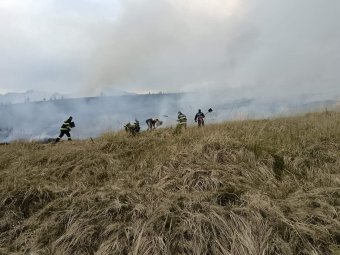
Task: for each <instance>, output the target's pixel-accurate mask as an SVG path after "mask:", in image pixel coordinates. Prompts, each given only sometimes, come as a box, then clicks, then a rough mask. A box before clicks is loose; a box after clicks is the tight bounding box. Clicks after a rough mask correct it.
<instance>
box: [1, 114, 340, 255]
mask: <svg viewBox="0 0 340 255" xmlns="http://www.w3.org/2000/svg"><path fill="white" fill-rule="evenodd" d="M339 156H340V113H336V112H326V113H315V114H307V115H305V116H299V117H290V118H277V119H270V120H258V121H235V122H228V123H224V124H219V125H210V126H206V127H205V128H202V129H198V128H196V127H191V128H188V129H186V130H184V131H183V132H181V133H179V134H176V133H174V130H172V129H161V130H157V131H155V132H144V133H142V134H140V135H138V136H136V137H129V136H127V135H126V133H124V132H118V133H108V134H104V135H103V136H102V137H100V138H98V139H96V140H94V142H92V141H90V140H85V141H74V142H67V141H65V142H61V143H59V144H56V145H51V144H48V145H44V144H38V143H25V142H17V143H12V144H10V145H4V146H0V181H1V186H0V247H1V248H0V254H70V255H71V254H72V255H76V254H98V255H100V254H232V255H245V254H252V255H257V254H263V255H265V254H285V255H289V254H292V255H293V254H294V255H295V254H315V255H316V254H320V255H321V254H330V255H339V252H340V249H339V245H340V222H339V212H340V157H339Z"/></svg>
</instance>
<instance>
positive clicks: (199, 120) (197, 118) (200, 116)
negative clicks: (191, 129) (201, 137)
mask: <svg viewBox="0 0 340 255" xmlns="http://www.w3.org/2000/svg"><path fill="white" fill-rule="evenodd" d="M204 118H205V115H204V113H203V112H202V111H201V109H198V113H196V115H195V122H197V124H198V126H199V127H202V126H204Z"/></svg>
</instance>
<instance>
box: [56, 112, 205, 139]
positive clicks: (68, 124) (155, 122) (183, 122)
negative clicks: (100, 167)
mask: <svg viewBox="0 0 340 255" xmlns="http://www.w3.org/2000/svg"><path fill="white" fill-rule="evenodd" d="M208 112H212V109H211V108H210V109H209V110H208ZM204 118H205V114H204V113H203V112H202V111H201V109H199V110H198V112H197V113H196V115H195V122H196V123H197V124H198V127H203V126H204ZM177 122H178V124H177V126H176V130H181V129H182V128H186V127H187V116H186V115H185V114H183V113H182V112H181V111H179V112H178V115H177ZM146 124H147V125H148V130H152V129H155V128H156V127H158V126H160V125H162V121H160V120H159V119H147V120H146ZM74 127H75V124H74V122H73V121H72V116H70V117H69V118H68V119H67V120H65V121H64V123H63V124H62V126H61V127H60V134H59V137H57V138H56V140H55V142H56V143H57V142H59V141H60V139H61V138H62V137H63V136H64V135H66V136H67V138H68V140H69V141H71V140H72V139H71V134H70V132H71V129H72V128H74ZM124 128H125V130H126V131H127V132H129V133H131V134H132V135H135V134H137V133H139V132H140V125H139V121H138V120H135V122H134V123H133V124H131V123H128V124H126V125H125V126H124Z"/></svg>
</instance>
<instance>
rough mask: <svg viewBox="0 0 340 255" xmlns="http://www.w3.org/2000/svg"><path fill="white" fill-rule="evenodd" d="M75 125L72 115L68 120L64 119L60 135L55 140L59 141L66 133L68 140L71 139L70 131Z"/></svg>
mask: <svg viewBox="0 0 340 255" xmlns="http://www.w3.org/2000/svg"><path fill="white" fill-rule="evenodd" d="M74 127H75V125H74V122H73V121H72V116H70V117H69V118H68V119H67V120H65V121H64V123H63V125H62V126H61V128H60V135H59V137H58V138H57V139H56V140H55V142H56V143H57V142H59V141H60V139H61V138H62V137H63V136H64V135H66V136H67V137H68V140H69V141H71V140H72V139H71V134H70V131H71V128H74Z"/></svg>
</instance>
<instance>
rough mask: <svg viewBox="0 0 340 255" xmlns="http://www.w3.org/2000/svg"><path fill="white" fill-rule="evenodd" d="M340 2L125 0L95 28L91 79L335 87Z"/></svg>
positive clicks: (132, 83) (194, 87)
mask: <svg viewBox="0 0 340 255" xmlns="http://www.w3.org/2000/svg"><path fill="white" fill-rule="evenodd" d="M339 8H340V3H339V2H338V1H336V0H330V1H329V2H327V4H325V3H324V2H322V1H320V0H301V1H299V2H296V1H293V0H288V1H287V0H276V1H268V0H256V1H255V0H228V1H226V0H223V1H222V0H215V1H208V0H200V1H195V2H192V1H190V2H189V1H179V0H178V1H173V0H172V1H170V0H160V1H151V0H144V1H138V0H127V1H123V2H122V3H121V9H122V11H121V13H120V16H119V18H118V19H117V21H116V22H114V23H110V24H106V25H105V26H103V27H101V29H99V30H98V31H99V32H98V34H97V35H96V37H97V38H98V41H99V42H100V43H98V45H96V47H95V48H94V49H95V51H94V54H93V56H92V61H91V63H90V64H89V66H88V74H89V78H88V81H89V86H90V87H98V86H99V87H100V86H103V87H105V86H116V87H123V88H126V89H128V90H140V91H149V90H150V91H160V90H162V91H170V92H172V91H198V90H207V89H209V90H219V91H220V92H223V91H224V90H225V88H232V87H237V88H240V87H241V88H245V89H248V88H254V87H255V88H256V89H258V90H261V93H262V94H263V93H265V94H267V95H268V96H273V95H282V94H285V95H287V96H291V95H294V94H297V93H310V92H318V93H320V92H329V91H331V92H334V91H336V92H339V88H338V85H337V83H338V82H339V80H340V75H339V72H337V70H336V69H337V66H339V64H340V58H339V47H340V46H339V45H340V44H339V43H340V32H339V31H340V30H339V28H340V18H339V16H338V14H337V13H338V11H339V10H340V9H339Z"/></svg>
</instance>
